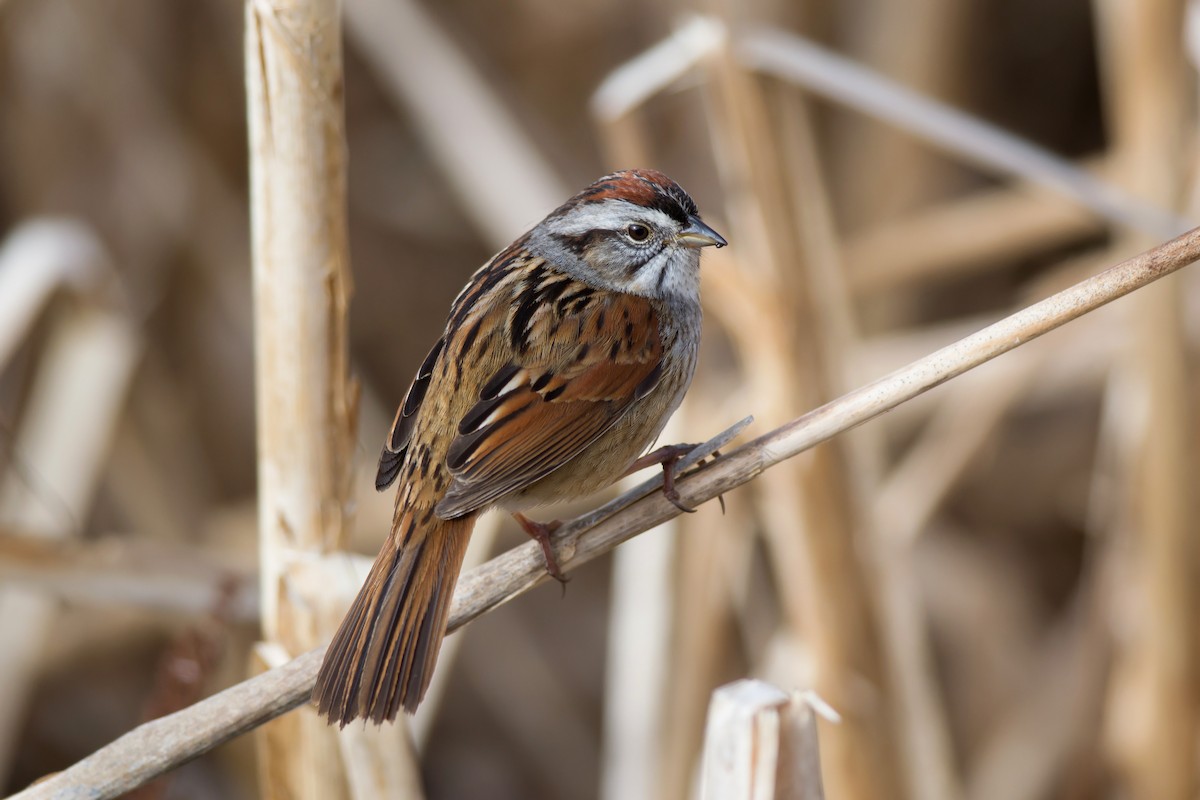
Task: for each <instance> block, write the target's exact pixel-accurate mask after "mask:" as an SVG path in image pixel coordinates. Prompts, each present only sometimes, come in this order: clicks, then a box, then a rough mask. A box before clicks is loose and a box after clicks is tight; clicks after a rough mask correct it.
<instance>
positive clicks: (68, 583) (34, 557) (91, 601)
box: [0, 528, 258, 621]
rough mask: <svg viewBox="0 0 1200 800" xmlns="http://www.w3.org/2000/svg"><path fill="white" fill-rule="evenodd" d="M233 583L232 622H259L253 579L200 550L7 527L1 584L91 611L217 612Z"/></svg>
mask: <svg viewBox="0 0 1200 800" xmlns="http://www.w3.org/2000/svg"><path fill="white" fill-rule="evenodd" d="M229 580H235V581H236V582H237V583H238V586H239V588H238V590H237V592H236V593H235V595H234V597H233V599H232V602H230V604H229V616H230V618H231V619H234V620H238V621H257V620H258V586H257V582H256V581H255V580H254V575H253V573H252V572H250V570H249V569H244V568H239V569H238V570H230V569H225V568H223V567H220V566H218V565H217V563H216V561H215V559H211V558H208V557H207V554H205V553H204V552H202V551H200V550H199V549H198V548H196V547H194V546H187V547H184V546H178V545H175V546H153V545H151V546H146V543H145V542H144V541H142V540H139V539H135V538H132V537H128V536H106V537H103V538H101V539H98V540H95V539H93V540H89V541H87V542H79V541H77V540H66V541H63V540H47V539H46V538H44V537H34V536H30V535H29V534H28V533H24V532H22V531H17V530H5V529H3V528H0V582H3V583H6V584H9V585H12V586H19V587H22V588H24V589H30V590H35V591H37V592H41V593H44V594H48V595H54V596H55V597H58V598H60V599H64V600H67V601H69V602H74V603H81V604H84V605H87V606H91V607H106V606H108V607H111V606H117V607H121V606H136V607H141V608H145V609H147V610H153V611H156V612H164V611H165V612H168V613H181V614H189V615H200V614H204V613H207V612H209V611H211V610H212V608H213V607H214V606H215V605H216V601H217V599H218V598H219V597H221V594H222V586H223V585H224V584H225V583H226V582H227V581H229Z"/></svg>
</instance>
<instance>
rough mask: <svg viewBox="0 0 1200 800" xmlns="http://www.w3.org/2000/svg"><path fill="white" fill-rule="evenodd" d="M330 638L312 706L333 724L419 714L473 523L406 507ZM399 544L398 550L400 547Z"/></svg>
mask: <svg viewBox="0 0 1200 800" xmlns="http://www.w3.org/2000/svg"><path fill="white" fill-rule="evenodd" d="M395 524H396V531H397V532H400V533H402V534H403V535H400V536H395V535H394V536H391V537H389V538H388V541H387V542H385V543H384V545H383V550H381V551H380V553H379V555H378V556H377V557H376V558H375V564H374V565H373V566H372V567H371V572H370V574H369V575H368V576H367V580H366V583H364V584H363V587H362V589H360V590H359V592H358V597H357V598H355V600H354V604H353V605H352V606H350V610H349V611H348V612H347V613H346V618H345V619H343V620H342V624H341V627H340V628H338V632H337V634H336V635H335V636H334V637H333V642H332V643H330V645H329V650H328V651H326V653H325V660H324V662H323V663H322V664H321V671H320V673H319V674H318V675H317V684H316V687H315V688H314V689H313V700H314V701H315V702H316V703H317V709H318V711H319V712H320V713H321V714H323V715H325V716H326V717H328V718H329V722H330V723H334V722H336V723H338V725H339V726H340V727H345V726H346V723H348V722H351V721H353V720H355V719H358V718H360V717H361V718H364V719H369V720H371V721H372V722H374V723H376V724H379V723H381V722H383V721H384V720H393V719H395V718H396V714H397V712H398V711H399V710H400V708H401V706H403V707H404V710H405V711H407V712H409V713H412V712H413V711H415V710H416V708H417V705H418V704H419V703H420V702H421V698H422V697H424V696H425V690H426V689H427V688H428V687H429V679H430V677H431V676H432V675H433V666H434V664H436V663H437V656H438V650H439V649H441V646H442V637H443V636H444V635H445V633H446V623H447V622H448V620H449V616H450V601H451V599H452V598H453V597H454V585H455V583H456V582H457V581H458V573H459V571H460V570H461V569H462V562H463V556H464V555H466V551H467V542H468V541H469V540H470V537H471V529H472V528H473V527H474V525H475V515H474V514H472V515H469V516H466V517H461V518H459V519H451V520H443V519H438V517H437V515H435V514H434V513H433V510H432V508H428V509H424V508H412V507H409V508H407V509H405V510H404V511H402V512H401V513H400V514H399V515H398V519H397V520H396V523H395ZM397 542H399V544H397Z"/></svg>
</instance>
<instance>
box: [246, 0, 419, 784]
mask: <svg viewBox="0 0 1200 800" xmlns="http://www.w3.org/2000/svg"><path fill="white" fill-rule="evenodd" d="M245 14H246V40H245V48H246V59H245V62H246V89H247V116H248V119H249V134H250V199H251V215H250V221H251V244H252V248H251V255H252V260H253V267H254V317H255V389H256V392H255V394H256V401H257V405H256V407H257V423H258V424H257V427H258V501H259V543H260V548H259V550H260V558H259V571H260V575H261V577H260V581H259V586H260V592H261V597H262V600H261V608H262V629H263V636H264V639H265V642H266V643H265V644H264V645H261V646H259V647H258V648H256V650H255V653H254V661H253V667H254V668H255V669H259V670H266V669H269V668H271V667H272V666H274V665H275V663H274V662H276V661H278V660H280V658H279V655H280V653H284V654H287V655H289V656H290V655H294V654H297V653H301V652H304V651H306V650H308V649H309V648H311V647H314V646H315V645H317V644H318V643H319V642H321V641H324V640H326V639H328V637H329V636H330V635H331V634H332V633H333V630H334V628H335V626H336V624H337V619H338V616H339V615H340V613H341V612H342V611H343V608H342V607H335V606H334V603H335V602H336V601H337V600H341V599H343V598H342V597H341V596H339V594H338V593H336V592H329V591H324V589H325V588H326V587H320V588H318V589H316V590H312V587H311V586H309V585H308V584H306V583H305V582H304V581H302V580H299V579H298V576H295V575H294V574H293V573H294V571H295V570H296V569H297V562H303V561H304V560H306V559H312V558H315V557H320V556H322V555H324V554H327V553H330V552H332V551H334V550H336V549H337V548H339V547H341V546H342V544H343V543H344V542H345V540H346V538H347V530H348V528H349V526H350V524H351V516H352V511H351V508H352V498H353V488H352V480H353V457H354V445H355V431H356V425H357V404H358V397H357V391H358V390H357V387H356V385H354V384H353V383H352V382H351V380H350V374H349V344H348V323H347V308H348V305H349V302H350V294H351V291H352V281H351V275H350V265H349V252H348V244H347V219H346V136H345V112H344V110H343V75H342V32H341V3H340V2H339V0H281V1H276V0H272V2H268V1H267V0H248V1H247V3H246V6H245ZM299 569H301V570H303V564H302V563H301V564H300V566H299ZM306 589H308V590H307V591H306ZM396 735H397V734H394V733H392V732H388V733H387V734H384V733H381V732H377V731H372V732H370V733H369V734H365V735H364V736H362V737H358V739H357V740H355V741H353V742H352V741H350V740H342V739H339V738H338V736H337V733H336V731H334V730H333V729H332V728H330V727H328V726H327V725H325V723H324V720H321V719H320V718H319V717H318V716H317V715H316V713H315V711H313V710H312V709H305V710H304V711H303V712H302V713H300V714H298V715H296V716H293V717H291V718H289V719H288V720H283V721H280V722H279V723H277V724H275V725H271V726H267V727H266V728H264V729H263V731H262V733H261V735H260V738H259V755H260V758H259V764H258V768H259V788H260V792H261V795H262V796H263V797H264V798H288V799H289V800H291V798H321V800H335V799H336V798H341V797H349V796H350V790H351V788H352V787H354V786H355V783H354V782H353V781H352V780H351V778H350V776H349V775H348V767H347V765H346V762H344V761H343V760H342V759H341V758H340V757H338V756H337V755H335V754H337V753H340V752H347V750H349V751H355V750H356V749H357V748H356V747H355V745H356V744H357V745H359V746H361V747H364V748H367V749H368V750H369V749H370V748H371V747H372V746H374V747H384V746H385V744H387V743H388V742H387V739H394V738H395V736H396ZM400 735H405V734H400ZM404 752H405V751H404V750H401V751H399V753H397V754H391V755H390V756H389V755H388V754H385V752H384V751H382V750H380V751H379V752H377V753H370V752H364V753H354V752H352V761H353V762H354V763H358V762H362V761H367V762H379V761H382V760H383V759H385V758H388V757H393V758H395V757H403V753H404ZM413 770H415V767H414V768H413V769H412V770H409V771H410V772H411V771H413ZM378 777H379V778H380V779H385V778H387V777H388V774H387V773H379V774H378ZM400 789H401V787H393V789H391V790H389V791H387V792H385V793H386V794H394V793H395V792H398V791H399V790H400Z"/></svg>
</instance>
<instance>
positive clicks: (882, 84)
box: [737, 29, 1188, 238]
mask: <svg viewBox="0 0 1200 800" xmlns="http://www.w3.org/2000/svg"><path fill="white" fill-rule="evenodd" d="M737 50H738V53H739V57H740V58H741V60H742V61H743V62H744V63H745V64H747V65H748V66H750V67H752V68H754V69H757V70H759V71H761V72H763V73H766V74H769V75H774V76H776V77H778V78H781V79H783V80H787V81H793V82H795V83H797V84H799V85H801V86H803V87H804V88H805V89H807V90H809V91H812V92H815V93H817V94H820V95H823V96H825V97H828V98H830V99H831V100H834V101H836V102H839V103H842V104H844V105H847V106H849V107H851V108H856V109H858V110H859V111H862V112H863V113H865V114H870V115H871V116H874V117H878V118H879V119H882V120H886V121H888V122H890V123H892V124H894V125H896V126H898V127H900V128H902V129H903V130H906V131H908V132H909V133H912V134H914V135H916V136H919V137H921V138H922V139H925V140H926V141H928V142H930V143H932V144H933V145H935V146H937V147H939V148H941V149H944V150H946V151H947V152H951V153H955V154H957V155H958V156H960V157H961V158H964V159H966V160H968V161H970V162H972V163H975V164H978V165H979V166H981V167H983V168H985V169H988V170H990V171H998V172H1000V173H1002V174H1006V175H1012V176H1016V177H1021V178H1024V179H1026V180H1028V181H1030V182H1031V183H1035V184H1038V185H1041V186H1045V187H1047V188H1050V189H1054V190H1055V191H1058V192H1061V193H1063V194H1064V195H1066V196H1068V197H1071V198H1072V199H1074V200H1075V201H1076V202H1078V203H1079V204H1080V205H1082V206H1084V207H1085V208H1089V209H1091V210H1092V211H1094V212H1095V213H1096V214H1098V215H1100V216H1101V217H1104V218H1105V219H1108V220H1111V221H1112V222H1115V223H1117V224H1119V225H1122V226H1124V227H1128V228H1131V229H1134V230H1140V231H1142V232H1144V233H1146V234H1148V235H1151V236H1154V237H1155V238H1164V237H1167V236H1175V235H1177V234H1178V233H1179V232H1180V231H1182V230H1185V229H1186V228H1187V227H1188V225H1187V222H1186V221H1185V220H1183V219H1181V218H1179V217H1176V216H1174V215H1172V214H1170V213H1168V212H1165V211H1163V210H1162V209H1161V208H1160V207H1158V206H1155V205H1152V204H1149V203H1147V202H1144V201H1143V200H1141V199H1139V198H1137V197H1135V196H1133V195H1130V194H1128V193H1127V192H1125V191H1124V190H1122V189H1119V188H1117V187H1115V186H1113V185H1111V184H1108V183H1105V182H1103V181H1100V180H1098V179H1096V178H1095V177H1093V176H1092V175H1090V174H1088V173H1087V172H1085V171H1083V170H1081V169H1079V168H1078V167H1076V166H1075V165H1074V164H1072V163H1070V162H1069V161H1066V160H1064V159H1061V158H1059V157H1057V156H1055V155H1053V154H1052V153H1050V152H1049V151H1047V150H1044V149H1042V148H1040V147H1037V146H1035V145H1033V144H1030V143H1029V142H1027V141H1025V140H1024V139H1021V138H1019V137H1016V136H1013V135H1012V134H1010V133H1007V132H1005V131H1003V130H1001V129H1000V128H997V127H995V126H993V125H989V124H987V123H985V122H981V121H980V120H978V119H976V118H974V117H972V116H970V115H968V114H965V113H963V112H961V111H957V110H955V109H953V108H951V107H949V106H946V105H943V104H941V103H938V102H936V101H934V100H931V99H929V98H927V97H923V96H922V95H920V94H918V93H917V92H914V91H912V90H910V89H906V88H904V87H903V86H899V85H897V84H895V83H893V82H892V81H890V80H888V79H887V78H884V77H883V76H881V75H877V74H875V73H873V72H871V71H870V70H867V69H865V68H863V67H861V66H859V65H857V64H855V63H854V62H852V61H850V60H848V59H845V58H842V57H840V56H837V55H835V54H834V53H832V52H830V51H828V50H825V49H823V48H820V47H818V46H816V45H815V44H813V43H812V42H809V41H806V40H804V39H802V38H800V37H798V36H792V35H789V34H785V33H782V32H780V31H775V30H769V29H758V30H752V31H747V32H743V33H742V34H741V35H739V36H738V37H737Z"/></svg>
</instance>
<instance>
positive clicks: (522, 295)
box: [313, 170, 725, 726]
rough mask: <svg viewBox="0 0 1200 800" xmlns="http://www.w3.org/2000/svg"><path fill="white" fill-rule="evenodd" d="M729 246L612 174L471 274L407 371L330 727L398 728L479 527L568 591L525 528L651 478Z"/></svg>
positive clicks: (331, 692) (633, 178)
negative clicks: (356, 723) (363, 723)
mask: <svg viewBox="0 0 1200 800" xmlns="http://www.w3.org/2000/svg"><path fill="white" fill-rule="evenodd" d="M708 245H715V246H717V247H723V246H724V245H725V240H724V239H723V238H721V235H720V234H718V233H717V232H716V231H714V230H713V229H712V228H710V227H708V226H707V225H705V224H704V223H703V222H702V221H701V220H700V216H699V213H698V212H697V210H696V204H695V202H693V201H692V198H691V197H689V196H688V195H687V193H686V192H684V191H683V189H681V188H680V187H679V185H678V184H676V183H675V182H674V181H673V180H671V179H670V178H668V177H667V176H666V175H663V174H662V173H661V172H655V171H652V170H629V171H626V172H616V173H613V174H612V175H607V176H605V177H603V178H601V179H600V180H598V181H596V182H595V183H593V184H592V185H591V186H589V187H587V188H586V189H584V190H583V191H582V192H580V193H579V194H577V195H575V196H574V197H572V198H571V199H570V200H568V201H567V202H566V203H564V204H563V205H562V206H560V207H559V208H558V209H557V210H555V211H554V212H552V213H551V214H550V215H549V216H548V217H546V218H545V219H544V220H542V221H541V222H540V223H538V225H537V226H536V227H535V228H533V230H531V231H529V232H528V233H526V234H525V235H524V236H522V237H521V238H519V239H517V240H516V241H515V242H513V243H512V244H511V245H510V246H509V247H508V248H507V249H506V250H503V251H502V252H501V253H500V254H499V255H497V256H495V257H494V258H493V259H492V260H491V261H489V262H488V263H487V264H486V265H484V266H483V268H482V269H480V270H479V271H478V272H476V273H475V275H474V276H472V278H471V280H470V282H469V283H468V284H467V286H466V288H465V289H463V291H462V292H461V293H460V294H459V296H458V298H457V299H456V300H455V301H454V305H453V306H452V307H451V309H450V318H449V320H448V321H447V323H446V330H445V333H443V334H442V338H441V339H439V340H438V342H437V344H435V345H434V346H433V350H431V351H430V353H429V356H428V357H427V358H426V359H425V362H424V363H423V364H422V365H421V368H420V369H419V370H417V376H416V379H415V380H414V381H413V383H412V387H411V388H410V389H409V390H408V394H407V396H406V397H405V398H404V402H403V403H402V404H401V405H400V409H399V410H398V411H397V413H396V419H395V421H394V422H393V423H392V430H391V434H390V435H389V436H388V439H387V441H386V443H385V444H384V448H383V454H382V455H381V457H380V459H379V471H378V473H377V475H376V478H375V487H376V488H377V489H379V490H383V489H385V488H387V487H388V486H389V485H390V484H391V483H392V482H393V481H396V480H397V479H399V490H398V491H397V493H396V510H395V514H394V516H393V520H392V530H391V533H390V535H389V536H388V538H387V541H386V542H385V543H384V545H383V549H382V550H381V551H380V552H379V555H378V556H377V557H376V559H375V564H374V565H373V566H372V567H371V572H370V575H369V576H368V577H367V580H366V583H365V584H364V585H363V588H362V589H361V590H360V591H359V594H358V597H357V598H356V599H355V601H354V604H353V605H352V606H351V608H350V611H349V612H348V613H347V614H346V618H345V619H344V620H343V621H342V624H341V627H340V628H339V629H338V632H337V634H336V635H335V636H334V638H333V642H332V644H330V646H329V650H328V652H327V653H326V655H325V661H324V663H323V664H322V665H321V672H320V675H319V676H318V677H317V684H316V688H315V689H314V691H313V698H314V700H315V701H316V702H317V705H318V708H319V710H320V713H322V714H324V715H326V716H327V717H328V718H329V721H330V722H337V723H339V724H340V725H343V726H344V725H345V724H346V723H348V722H350V721H351V720H354V719H356V718H359V717H363V718H367V719H370V720H372V721H374V722H376V723H379V722H382V721H383V720H391V719H395V717H396V713H397V712H398V711H399V709H400V708H401V707H403V708H404V709H405V711H408V712H412V711H414V710H415V709H416V707H417V704H418V703H420V702H421V698H422V696H423V695H424V694H425V690H426V688H427V687H428V686H429V679H430V676H431V675H432V673H433V667H434V663H435V662H436V661H437V654H438V650H439V648H440V647H441V642H442V636H443V635H444V634H445V631H446V623H447V619H448V617H449V612H450V601H451V599H452V598H453V596H454V585H455V582H456V581H457V580H458V573H459V570H460V569H461V568H462V561H463V555H464V554H465V552H466V549H467V540H468V539H469V538H470V536H471V529H472V527H473V526H474V524H475V518H476V516H478V515H479V514H480V513H482V512H484V511H485V510H487V509H489V508H492V507H500V508H503V509H506V510H508V511H511V512H514V516H516V518H517V520H518V521H519V522H520V523H521V525H522V527H524V528H525V530H526V531H527V532H528V533H529V534H530V535H531V536H533V537H534V538H535V539H537V540H538V541H539V542H540V543H541V545H542V550H543V552H544V554H545V557H546V567H547V570H548V571H549V572H550V573H551V574H552V575H554V576H555V577H556V578H559V579H560V580H562V579H563V578H562V574H561V572H560V570H559V568H558V565H557V563H556V562H555V560H554V554H553V550H552V549H551V547H550V533H551V532H552V531H553V530H554V527H556V524H555V523H550V524H545V525H543V524H539V523H536V522H533V521H532V520H529V519H527V518H526V517H524V516H523V515H521V514H520V513H519V512H520V511H521V510H522V509H527V508H530V507H533V506H539V505H542V504H544V503H551V502H556V501H560V500H568V499H571V498H576V497H581V496H583V495H586V494H589V493H591V492H594V491H596V490H597V489H600V488H603V487H604V486H607V485H608V484H610V483H612V482H613V481H615V480H616V479H617V478H619V477H621V476H622V475H623V474H626V473H627V472H630V471H632V470H633V469H636V468H641V467H643V466H647V465H649V464H654V463H658V464H662V465H663V469H664V472H665V476H666V478H667V480H666V481H665V485H664V491H665V492H666V493H667V496H668V497H669V498H671V499H672V501H673V502H675V503H676V504H678V495H677V494H675V493H674V486H673V482H672V480H671V479H672V478H673V465H674V461H675V460H677V459H678V457H679V455H681V454H682V452H681V449H680V448H679V447H666V448H661V449H660V450H657V451H655V452H654V453H652V454H649V455H646V456H642V457H641V458H639V455H640V454H641V453H642V452H643V451H645V450H646V449H647V448H648V447H649V445H650V444H651V443H652V442H653V441H654V439H655V438H656V437H657V436H658V434H659V432H660V431H662V429H663V426H664V425H665V424H666V422H667V419H668V418H669V417H670V416H671V414H672V413H673V412H674V411H675V409H676V408H677V407H678V406H679V403H680V401H681V400H682V399H683V394H684V392H685V391H687V388H688V384H689V383H691V380H692V372H693V370H694V369H695V366H696V356H697V352H698V349H699V345H700V319H701V313H700V274H699V266H700V248H702V247H706V246H708Z"/></svg>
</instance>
